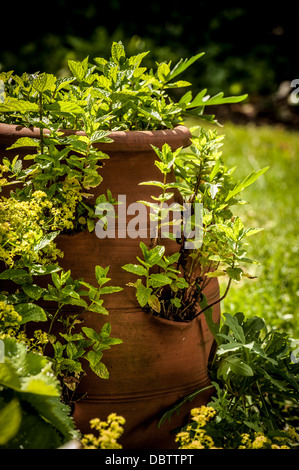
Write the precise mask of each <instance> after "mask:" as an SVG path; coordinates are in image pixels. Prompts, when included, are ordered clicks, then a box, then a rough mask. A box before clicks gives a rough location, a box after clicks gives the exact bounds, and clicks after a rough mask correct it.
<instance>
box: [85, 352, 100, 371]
mask: <svg viewBox="0 0 299 470" xmlns="http://www.w3.org/2000/svg"><path fill="white" fill-rule="evenodd" d="M84 357H85V358H86V359H87V360H88V362H89V364H90V367H91V368H92V369H93V368H94V367H96V365H97V364H98V363H99V362H100V360H101V359H102V357H103V353H102V351H94V350H91V351H88V353H87V354H86V356H84Z"/></svg>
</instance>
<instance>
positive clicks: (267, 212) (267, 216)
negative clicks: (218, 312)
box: [218, 123, 299, 338]
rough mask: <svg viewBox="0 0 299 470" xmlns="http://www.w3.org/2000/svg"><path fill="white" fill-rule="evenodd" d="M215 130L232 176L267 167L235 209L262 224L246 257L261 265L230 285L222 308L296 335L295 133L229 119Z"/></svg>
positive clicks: (298, 144) (298, 160)
mask: <svg viewBox="0 0 299 470" xmlns="http://www.w3.org/2000/svg"><path fill="white" fill-rule="evenodd" d="M218 133H219V134H225V136H226V137H225V139H224V145H223V159H224V161H225V163H226V164H227V166H229V167H232V166H236V170H235V179H236V180H239V179H242V178H243V177H244V176H247V175H248V174H249V173H250V172H251V171H252V170H255V171H256V170H257V169H259V168H264V167H265V166H269V167H270V168H269V170H268V171H267V172H266V173H265V174H264V175H263V176H261V177H260V178H259V179H258V180H257V181H256V182H255V183H254V184H253V185H252V186H250V187H249V188H247V189H245V190H244V193H243V195H242V197H244V199H245V200H246V201H248V203H249V204H247V205H244V206H239V207H236V209H237V211H236V212H237V213H238V214H239V215H240V217H241V218H242V220H243V221H244V223H245V224H246V226H248V227H249V226H250V227H263V228H264V230H263V231H262V232H260V233H258V234H256V235H254V236H253V237H251V238H249V239H248V243H249V245H248V250H247V253H248V255H249V256H248V257H249V258H252V259H255V260H257V261H258V262H259V263H260V265H254V266H253V267H251V268H250V269H249V271H250V272H251V273H252V274H253V275H255V276H257V279H254V280H248V279H247V280H243V281H241V282H239V283H234V284H233V285H232V287H231V289H230V291H229V294H228V296H227V297H226V299H225V300H224V301H223V304H222V311H223V312H225V311H226V312H229V313H235V312H237V311H242V312H243V313H244V314H245V315H247V316H253V315H258V316H260V317H262V318H264V319H265V321H266V322H267V324H268V325H269V326H272V327H275V328H277V329H280V330H281V331H282V330H284V331H287V332H288V333H290V334H291V335H292V336H293V337H294V338H299V185H298V177H299V133H298V132H294V131H288V130H284V129H281V128H278V127H274V126H261V127H257V126H254V125H247V126H237V125H233V124H231V123H226V124H225V125H224V127H223V128H219V131H218ZM223 287H224V286H222V288H223Z"/></svg>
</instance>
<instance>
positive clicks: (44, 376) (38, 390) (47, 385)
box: [22, 363, 60, 397]
mask: <svg viewBox="0 0 299 470" xmlns="http://www.w3.org/2000/svg"><path fill="white" fill-rule="evenodd" d="M22 392H23V393H30V394H31V393H34V394H37V395H47V396H49V397H50V396H52V397H60V393H59V388H58V383H57V378H56V376H55V375H54V373H53V371H52V369H51V364H50V363H48V364H47V365H46V366H45V367H44V368H43V369H42V370H41V372H40V373H39V374H34V375H30V376H29V377H24V378H22Z"/></svg>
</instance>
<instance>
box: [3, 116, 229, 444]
mask: <svg viewBox="0 0 299 470" xmlns="http://www.w3.org/2000/svg"><path fill="white" fill-rule="evenodd" d="M4 131H7V134H5V135H6V137H5V138H3V132H4ZM8 131H9V132H8ZM66 133H70V131H66ZM38 135H39V129H35V130H34V129H33V130H32V129H27V128H20V126H11V127H10V126H8V127H7V125H3V124H0V148H1V147H2V149H4V148H5V146H6V147H7V146H8V145H11V144H12V143H13V141H15V140H16V139H17V138H19V137H24V136H31V137H38ZM110 136H111V138H112V139H113V140H114V142H113V143H107V144H95V145H96V146H97V148H99V149H100V150H102V151H103V152H105V153H107V154H108V155H109V157H110V159H109V160H105V164H104V167H103V168H102V169H101V171H100V173H101V175H102V176H103V182H102V183H101V184H100V186H99V187H98V188H96V191H95V192H94V195H93V196H94V197H95V198H96V197H97V196H98V195H100V194H103V193H104V194H105V193H106V191H107V189H110V190H111V192H112V195H113V196H114V197H115V198H117V197H118V196H119V195H123V196H125V197H126V204H127V206H128V205H130V204H132V203H134V202H136V201H138V200H147V201H151V202H152V199H151V196H152V195H154V196H157V195H158V194H160V190H159V188H158V190H157V188H153V187H151V186H143V185H140V184H139V183H141V182H143V181H150V180H159V181H161V173H160V172H159V170H158V168H157V167H156V166H155V164H154V162H155V160H156V159H157V156H156V154H155V153H154V151H153V149H152V147H151V145H154V146H156V147H159V148H161V147H162V145H163V144H164V143H166V142H167V143H168V144H169V145H170V147H171V148H172V149H173V150H175V149H177V148H179V147H187V146H188V145H190V137H191V136H190V131H189V129H188V128H186V127H184V126H178V127H177V128H175V129H173V130H165V131H153V132H152V131H133V132H116V133H111V135H110ZM17 150H18V154H19V155H20V156H21V149H17ZM30 151H31V152H32V149H30V148H29V149H28V148H27V149H24V154H25V155H26V154H27V153H30ZM10 152H11V153H10ZM5 153H6V155H7V156H8V155H10V154H15V153H16V152H15V151H7V152H5ZM134 217H136V214H126V217H125V220H122V225H121V226H120V227H119V229H120V230H119V231H118V230H116V236H115V238H103V239H100V238H98V237H97V236H96V234H95V233H94V232H93V233H89V232H81V233H78V234H75V235H73V236H68V235H60V236H59V237H58V238H57V245H58V248H60V249H61V250H62V251H63V252H64V258H63V259H62V260H61V262H60V264H61V266H62V267H63V268H65V269H66V270H68V269H70V270H71V273H72V277H73V278H84V280H85V281H86V282H89V283H92V284H94V285H96V279H95V266H96V265H101V266H103V267H107V266H109V267H110V268H109V277H111V285H116V286H120V287H123V290H122V291H121V292H119V293H116V294H112V295H111V294H109V295H106V296H105V298H104V306H105V307H106V308H107V309H108V311H109V316H103V315H98V314H95V313H91V312H88V313H86V314H85V315H84V325H85V326H89V327H92V328H94V329H95V330H96V331H99V330H100V329H101V327H102V326H103V324H104V323H106V322H107V321H108V322H109V323H110V324H111V327H112V332H111V335H112V336H114V337H118V338H120V339H122V341H123V343H122V344H119V345H115V346H113V347H112V348H111V349H110V350H107V351H104V355H103V362H104V363H105V364H106V366H107V368H108V370H109V373H110V377H109V379H108V380H104V379H100V378H98V377H97V376H96V375H95V374H94V373H93V372H88V373H87V374H86V375H85V376H84V377H83V379H82V382H81V384H80V386H79V390H78V393H79V394H85V397H84V399H82V400H80V401H78V402H77V403H76V405H75V410H74V420H75V422H76V424H77V426H78V427H79V429H80V430H81V431H82V432H83V433H88V432H90V427H89V420H90V419H92V418H96V417H98V418H101V419H103V420H106V418H107V416H108V415H109V414H110V413H113V412H115V413H118V414H120V415H122V416H124V418H125V419H126V425H125V433H124V436H123V437H122V439H121V443H122V444H123V447H124V448H128V449H129V448H131V449H132V448H135V449H138V448H152V449H167V448H169V449H170V448H176V444H175V441H174V434H173V431H174V429H177V428H178V427H180V426H182V425H183V424H184V423H186V420H187V419H188V413H189V412H190V409H191V406H192V407H193V406H200V405H202V404H206V403H207V402H208V401H209V398H210V396H211V393H212V389H211V388H210V389H208V390H206V391H205V392H203V393H202V394H200V395H198V396H197V398H196V399H194V401H192V403H191V405H190V404H188V405H187V406H184V407H183V408H182V410H181V412H180V413H179V414H178V415H177V414H175V415H174V416H173V418H172V420H171V422H170V423H168V422H167V423H165V424H164V425H163V426H161V428H159V429H158V428H157V423H158V421H159V419H160V418H161V417H162V415H163V413H164V412H165V411H167V410H168V409H169V408H171V407H172V406H173V405H174V404H176V403H177V401H178V400H181V399H182V398H184V397H185V396H186V395H188V394H190V393H191V392H193V391H194V390H196V389H200V388H202V387H207V386H209V385H210V380H209V376H208V369H207V367H208V360H209V356H210V354H211V353H212V351H213V346H214V338H213V336H212V334H211V332H210V330H209V328H208V326H207V324H206V321H205V318H204V316H203V315H200V316H199V317H197V318H196V319H195V320H193V321H192V322H188V323H184V322H172V321H168V320H163V319H159V318H157V317H153V316H151V315H150V314H147V313H145V312H144V311H143V310H142V309H141V308H140V306H139V304H138V302H137V300H136V297H135V289H134V288H132V287H128V286H127V283H128V282H134V281H136V279H137V277H136V276H134V275H133V274H130V273H128V272H126V271H124V270H123V269H122V266H123V265H124V264H127V263H136V256H140V253H141V252H140V249H139V244H140V241H143V243H145V244H146V245H147V246H148V245H149V243H150V237H149V230H146V229H145V230H143V232H142V231H140V235H141V236H142V238H131V237H129V236H128V233H127V231H126V228H127V227H128V224H129V223H130V221H131V222H132V220H133V219H134ZM146 218H148V214H147V215H146ZM139 220H141V222H142V221H143V222H146V221H145V220H144V219H142V218H140V219H139ZM141 225H143V224H142V223H141ZM163 244H165V247H166V251H165V253H166V254H167V255H169V254H172V253H174V252H176V251H177V250H178V245H177V244H176V243H175V242H173V241H171V240H167V239H165V243H164V241H163ZM204 293H205V295H206V297H207V299H208V301H209V302H214V301H215V300H217V299H218V298H219V286H218V281H217V279H216V278H214V279H212V280H211V282H210V283H209V284H208V286H207V288H206V289H205V291H204ZM213 318H214V321H219V318H220V309H219V305H218V304H217V305H216V306H215V307H214V308H213Z"/></svg>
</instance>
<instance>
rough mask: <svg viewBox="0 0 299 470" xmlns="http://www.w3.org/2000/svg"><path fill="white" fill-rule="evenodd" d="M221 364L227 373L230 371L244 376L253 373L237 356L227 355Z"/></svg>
mask: <svg viewBox="0 0 299 470" xmlns="http://www.w3.org/2000/svg"><path fill="white" fill-rule="evenodd" d="M223 364H225V366H226V367H227V373H229V372H232V373H233V374H235V375H241V376H245V377H252V376H253V375H254V373H253V370H252V368H251V367H250V366H249V365H248V364H246V363H245V362H244V361H242V360H241V359H240V358H239V357H234V356H228V357H226V358H225V359H224V360H223ZM218 371H219V370H218Z"/></svg>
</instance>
